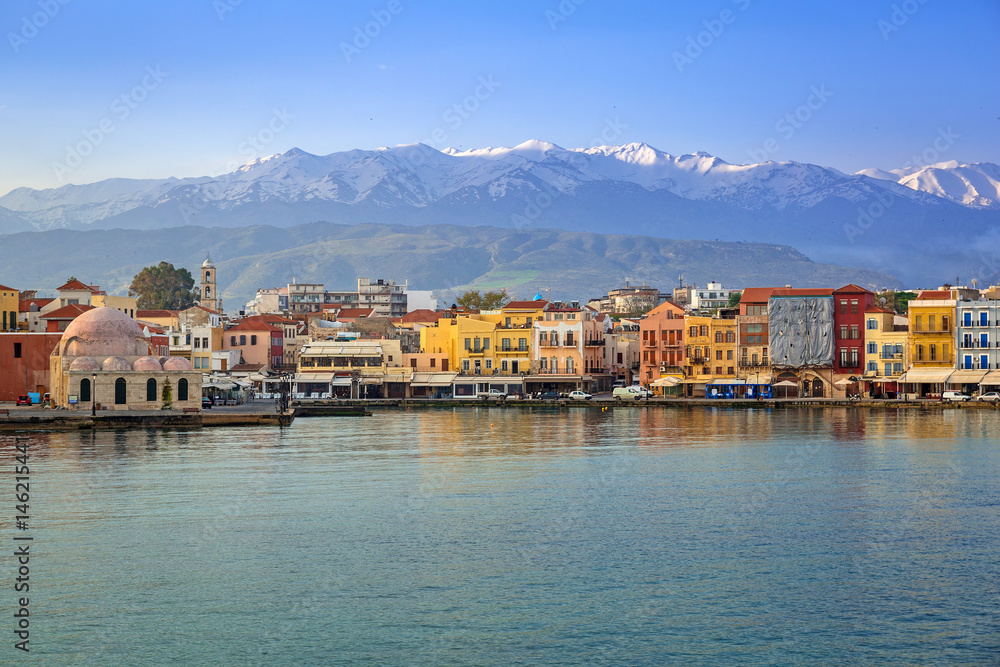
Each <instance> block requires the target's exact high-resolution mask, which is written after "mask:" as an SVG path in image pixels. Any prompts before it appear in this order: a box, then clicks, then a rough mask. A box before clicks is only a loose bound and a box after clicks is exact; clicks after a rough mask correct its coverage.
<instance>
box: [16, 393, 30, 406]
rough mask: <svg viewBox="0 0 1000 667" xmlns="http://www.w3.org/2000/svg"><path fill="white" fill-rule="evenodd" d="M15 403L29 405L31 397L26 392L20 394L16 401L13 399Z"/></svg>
mask: <svg viewBox="0 0 1000 667" xmlns="http://www.w3.org/2000/svg"><path fill="white" fill-rule="evenodd" d="M15 403H16V404H17V405H31V397H30V396H28V395H27V394H21V395H20V396H18V397H17V401H15Z"/></svg>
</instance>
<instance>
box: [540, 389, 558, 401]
mask: <svg viewBox="0 0 1000 667" xmlns="http://www.w3.org/2000/svg"><path fill="white" fill-rule="evenodd" d="M538 398H540V399H542V400H543V401H555V400H558V399H559V398H561V396H560V395H559V392H558V391H552V390H549V391H543V392H540V393H539V394H538Z"/></svg>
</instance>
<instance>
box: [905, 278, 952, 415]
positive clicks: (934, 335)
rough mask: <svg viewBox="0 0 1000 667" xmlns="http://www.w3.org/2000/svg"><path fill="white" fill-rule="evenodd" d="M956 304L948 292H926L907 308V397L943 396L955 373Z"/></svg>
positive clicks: (919, 295) (921, 293)
mask: <svg viewBox="0 0 1000 667" xmlns="http://www.w3.org/2000/svg"><path fill="white" fill-rule="evenodd" d="M955 304H956V300H955V299H954V298H953V297H952V293H951V291H949V290H923V291H921V292H920V294H918V295H917V298H916V299H913V300H912V301H910V302H909V304H908V307H907V309H908V312H909V316H910V330H909V336H908V341H907V343H908V347H909V353H910V359H909V361H910V366H909V367H908V369H907V371H906V374H905V376H904V377H903V378H902V379H901V381H902V382H905V383H906V393H907V394H911V395H915V396H940V395H941V393H942V392H943V391H945V383H946V382H947V381H948V378H949V377H951V374H952V373H953V372H954V371H955V360H956V356H955V344H956V339H955Z"/></svg>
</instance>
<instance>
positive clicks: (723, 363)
mask: <svg viewBox="0 0 1000 667" xmlns="http://www.w3.org/2000/svg"><path fill="white" fill-rule="evenodd" d="M684 326H685V332H684V345H685V354H684V393H685V395H687V396H710V395H712V388H711V385H713V384H720V385H725V384H727V383H726V381H727V380H729V381H733V380H735V379H736V361H737V359H736V350H737V335H738V329H737V324H736V320H735V319H723V318H719V317H702V316H697V315H687V316H685V317H684ZM716 391H717V392H718V389H717V390H716Z"/></svg>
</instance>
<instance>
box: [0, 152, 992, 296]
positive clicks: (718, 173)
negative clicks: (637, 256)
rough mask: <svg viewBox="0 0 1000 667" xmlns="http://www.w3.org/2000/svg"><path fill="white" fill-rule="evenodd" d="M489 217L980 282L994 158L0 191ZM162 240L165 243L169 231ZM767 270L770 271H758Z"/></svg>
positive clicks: (263, 163)
mask: <svg viewBox="0 0 1000 667" xmlns="http://www.w3.org/2000/svg"><path fill="white" fill-rule="evenodd" d="M315 221H324V222H330V223H336V224H347V225H357V224H373V223H374V224H383V225H391V226H396V225H412V226H425V225H442V224H443V225H473V226H476V225H488V226H492V227H499V228H506V229H513V230H529V229H536V228H540V229H553V228H554V229H562V230H566V231H571V232H608V231H614V232H615V233H618V234H632V235H644V236H650V237H657V238H673V239H678V238H680V239H685V238H686V239H692V238H699V239H704V240H722V241H744V242H765V243H772V244H778V245H782V246H792V247H794V248H795V249H797V250H798V251H801V252H802V253H805V255H807V256H808V257H810V258H811V259H813V260H816V261H819V262H824V263H834V264H843V265H849V266H858V267H862V268H866V269H869V270H875V271H879V272H882V273H889V274H892V275H895V276H898V277H900V278H901V279H902V280H903V281H904V282H907V283H909V284H915V285H937V284H940V283H942V282H945V281H947V280H951V279H953V278H954V277H956V275H958V276H965V277H966V278H971V277H977V278H978V279H979V281H980V282H986V281H991V280H995V279H996V278H997V277H1000V276H998V268H1000V267H998V266H997V263H998V260H997V258H996V256H995V255H994V254H993V250H992V249H993V248H996V247H997V241H998V240H1000V167H998V166H997V165H995V164H991V163H977V164H960V163H958V162H954V161H953V162H941V163H937V164H933V165H928V166H923V167H911V168H906V169H898V170H894V171H883V170H880V169H867V170H863V171H861V172H858V173H855V174H845V173H843V172H841V171H838V170H836V169H833V168H829V167H821V166H818V165H813V164H805V163H797V162H763V163H758V164H748V165H738V164H729V163H727V162H725V161H723V160H721V159H720V158H718V157H713V156H711V155H709V154H707V153H701V152H699V153H694V154H689V155H679V156H674V155H670V154H668V153H665V152H662V151H660V150H657V149H655V148H653V147H651V146H649V145H646V144H628V145H624V146H600V147H595V148H589V149H564V148H561V147H559V146H556V145H554V144H550V143H545V142H541V141H528V142H525V143H523V144H520V145H518V146H515V147H513V148H483V149H473V150H466V151H458V150H455V149H444V150H436V149H434V148H431V147H429V146H426V145H423V144H411V145H402V146H396V147H393V148H379V149H375V150H352V151H346V152H339V153H333V154H330V155H325V156H318V155H312V154H310V153H306V152H305V151H302V150H299V149H292V150H289V151H287V152H285V153H281V154H277V155H272V156H270V157H266V158H262V159H258V160H254V161H252V162H250V163H248V164H245V165H243V166H242V167H240V168H238V169H236V170H234V171H233V172H230V173H227V174H223V175H221V176H211V177H209V176H203V177H194V178H168V179H153V180H132V179H108V180H105V181H100V182H97V183H91V184H87V185H65V186H62V187H59V188H54V189H49V190H33V189H30V188H18V189H16V190H13V191H11V192H9V193H8V194H6V195H4V196H3V197H0V233H8V234H10V233H14V232H19V231H37V230H54V229H75V230H96V229H118V228H121V229H140V230H155V229H163V228H170V227H179V226H200V227H230V228H232V227H247V226H254V225H265V226H270V227H279V228H285V227H296V226H300V225H302V224H304V223H310V222H315ZM172 242H173V241H172V240H168V243H172ZM772 282H773V281H772Z"/></svg>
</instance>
